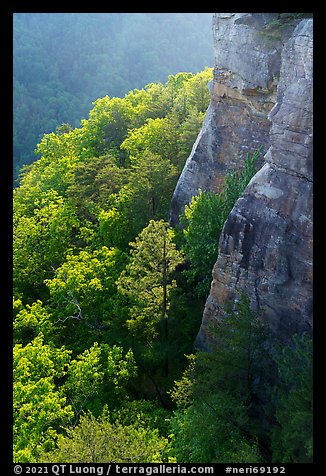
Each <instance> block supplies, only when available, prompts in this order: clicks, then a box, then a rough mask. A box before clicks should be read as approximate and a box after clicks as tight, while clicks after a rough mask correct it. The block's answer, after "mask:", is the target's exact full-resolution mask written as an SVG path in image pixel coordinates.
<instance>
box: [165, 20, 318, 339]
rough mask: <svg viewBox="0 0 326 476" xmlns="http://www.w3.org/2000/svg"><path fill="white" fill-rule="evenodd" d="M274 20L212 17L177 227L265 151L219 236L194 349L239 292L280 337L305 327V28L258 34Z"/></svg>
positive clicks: (308, 309)
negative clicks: (205, 89) (202, 110)
mask: <svg viewBox="0 0 326 476" xmlns="http://www.w3.org/2000/svg"><path fill="white" fill-rule="evenodd" d="M273 15H276V14H258V13H257V14H239V13H219V14H215V16H214V21H213V31H214V45H215V60H216V67H215V74H214V81H213V86H212V93H211V96H212V100H211V104H210V107H209V109H208V112H207V116H206V120H205V123H204V126H203V129H202V131H201V133H200V134H199V137H198V139H197V141H196V143H195V144H194V147H193V150H192V153H191V155H190V157H189V158H188V160H187V163H186V165H185V168H184V171H183V173H182V175H181V177H180V180H179V182H178V185H177V188H176V190H175V193H174V197H173V202H172V208H171V219H172V222H173V221H174V222H176V221H177V216H178V213H180V211H182V209H183V207H184V205H185V203H187V202H188V201H189V197H191V196H192V195H194V194H196V193H198V189H199V188H202V189H203V190H205V189H213V190H214V188H215V186H216V184H218V181H219V180H220V178H221V176H222V175H223V174H224V173H225V171H226V170H228V169H230V168H234V167H235V166H241V163H242V161H243V157H244V154H245V153H246V151H247V150H250V149H251V150H252V149H254V148H256V147H257V146H258V145H261V144H262V145H263V147H264V149H265V152H266V151H267V153H266V154H265V156H264V163H263V164H261V165H262V168H261V169H260V170H259V172H258V173H257V174H256V175H255V176H254V177H253V179H252V180H251V182H250V183H249V185H248V187H247V188H246V190H245V193H244V195H243V196H242V197H241V198H240V199H239V200H238V201H237V203H236V205H235V207H234V208H233V210H232V212H231V213H230V215H229V217H228V219H227V221H226V223H225V226H224V229H223V231H222V234H221V237H220V242H219V256H218V259H217V262H216V264H215V266H214V269H213V281H212V284H211V291H210V294H209V297H208V299H207V302H206V306H205V311H204V316H203V321H202V325H201V328H200V331H199V334H198V337H197V345H198V346H200V347H205V343H206V341H207V339H209V326H208V324H209V322H210V321H211V320H213V319H218V318H219V317H221V316H223V307H224V305H225V304H227V303H229V302H232V301H233V300H234V299H236V297H237V292H239V291H241V290H243V291H245V292H246V293H247V295H248V296H249V297H250V300H251V303H252V305H253V307H255V308H257V309H260V310H262V311H263V315H264V318H265V319H266V322H268V324H269V327H270V330H271V332H272V333H276V334H277V336H278V338H281V339H287V338H288V337H289V336H290V335H291V334H292V333H294V332H297V331H302V330H308V331H309V330H310V329H311V327H312V41H313V39H312V19H305V20H301V21H300V22H298V23H297V25H293V24H292V26H291V25H290V26H289V28H285V29H282V30H281V31H280V32H278V34H277V35H276V34H275V35H274V36H269V35H264V32H265V31H266V25H267V24H268V22H270V21H271V20H273V18H275V17H274V16H273Z"/></svg>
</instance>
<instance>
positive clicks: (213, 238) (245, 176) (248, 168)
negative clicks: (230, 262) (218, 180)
mask: <svg viewBox="0 0 326 476" xmlns="http://www.w3.org/2000/svg"><path fill="white" fill-rule="evenodd" d="M259 154H260V149H258V150H257V151H255V152H254V153H253V154H252V156H250V155H249V154H248V155H247V157H246V159H245V162H244V167H243V169H242V170H240V171H236V170H235V171H230V172H228V174H227V175H226V177H225V182H224V184H223V187H222V188H221V190H220V191H218V192H217V193H214V192H212V191H206V192H203V191H201V190H200V191H199V194H198V195H197V196H194V197H192V199H191V201H190V203H189V204H188V205H186V207H185V211H184V214H183V215H182V216H181V217H180V221H181V225H182V226H183V236H184V242H183V245H182V247H183V250H184V252H185V254H186V257H187V259H188V261H189V267H190V268H189V269H188V270H186V271H185V274H186V275H187V277H188V279H189V282H190V283H191V284H192V285H193V284H195V287H196V290H197V293H198V295H199V296H200V297H202V298H203V299H205V298H206V297H207V294H208V291H209V286H210V282H211V271H212V268H213V265H214V263H215V261H216V259H217V251H218V243H219V237H220V234H221V231H222V228H223V226H224V223H225V221H226V219H227V217H228V215H229V213H230V212H231V210H232V208H233V206H234V204H235V202H236V200H237V199H238V198H239V197H240V196H241V194H242V193H243V191H244V189H245V187H246V186H247V184H248V183H249V181H250V179H251V178H252V177H253V175H254V174H255V172H256V168H255V164H256V161H257V159H258V157H259Z"/></svg>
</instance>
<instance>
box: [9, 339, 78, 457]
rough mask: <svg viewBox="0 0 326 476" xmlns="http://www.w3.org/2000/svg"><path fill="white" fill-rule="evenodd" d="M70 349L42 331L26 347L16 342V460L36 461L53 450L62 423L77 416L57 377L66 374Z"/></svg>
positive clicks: (64, 423) (14, 360)
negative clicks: (50, 340)
mask: <svg viewBox="0 0 326 476" xmlns="http://www.w3.org/2000/svg"><path fill="white" fill-rule="evenodd" d="M69 356H70V352H69V351H68V350H65V349H64V348H63V347H62V348H54V347H52V346H51V345H47V344H44V343H43V334H42V333H40V334H39V335H38V336H37V337H35V339H33V340H32V341H31V342H29V343H28V344H27V345H26V346H22V345H21V344H16V345H15V347H14V356H13V369H14V370H13V378H14V389H13V390H14V397H13V398H14V421H15V425H14V460H15V461H19V462H27V461H35V459H36V458H37V457H38V455H39V454H40V453H41V451H42V449H44V450H45V451H49V450H51V449H53V447H54V442H55V439H56V437H57V435H58V430H59V429H60V426H62V425H63V426H66V425H67V424H68V423H69V420H70V418H71V417H72V416H73V411H72V408H71V406H70V405H69V404H68V402H67V398H66V396H65V394H64V393H63V391H62V389H61V388H58V387H57V386H56V383H55V382H56V380H57V379H59V378H62V377H64V376H65V375H66V368H67V363H68V362H69Z"/></svg>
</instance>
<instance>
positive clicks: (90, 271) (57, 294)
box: [45, 246, 125, 348]
mask: <svg viewBox="0 0 326 476" xmlns="http://www.w3.org/2000/svg"><path fill="white" fill-rule="evenodd" d="M124 262H125V257H124V254H123V253H122V252H121V251H119V250H118V249H116V248H107V247H106V246H103V247H101V248H100V249H98V250H94V251H92V250H89V249H83V250H81V251H80V252H79V253H78V254H67V259H66V261H65V262H64V263H63V264H62V265H61V266H60V267H59V268H57V270H56V272H55V276H54V277H53V278H52V279H48V280H46V281H45V283H46V285H47V287H48V288H49V290H50V295H51V305H52V309H53V317H54V319H55V323H56V325H59V326H63V329H65V335H66V339H68V341H67V340H65V341H66V343H67V342H69V339H70V340H71V342H70V345H73V346H74V347H75V346H76V345H79V346H82V347H81V348H85V346H87V343H89V342H90V341H91V340H92V339H94V338H96V339H97V338H98V337H99V336H100V335H101V334H102V333H103V332H104V331H105V332H106V333H107V332H110V331H112V328H113V329H115V326H119V325H120V324H118V323H116V322H115V320H116V319H117V316H116V311H115V306H116V301H117V296H116V294H117V293H116V284H115V282H116V280H117V278H118V276H119V274H120V272H121V270H122V269H123V266H124ZM86 330H87V332H86ZM83 335H84V339H83V338H82V336H83ZM77 336H79V338H78V339H76V337H77Z"/></svg>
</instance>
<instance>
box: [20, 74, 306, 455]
mask: <svg viewBox="0 0 326 476" xmlns="http://www.w3.org/2000/svg"><path fill="white" fill-rule="evenodd" d="M211 76H212V71H211V69H206V70H205V71H203V72H201V73H198V74H193V73H178V74H176V75H175V76H173V75H170V76H169V77H168V81H167V82H166V84H165V85H163V84H162V83H158V84H155V83H151V84H148V85H147V86H146V87H145V88H144V89H141V90H133V91H131V92H130V93H128V94H127V95H126V96H125V97H124V98H123V99H121V98H110V97H108V96H106V97H103V98H101V99H98V100H97V101H95V102H94V108H93V109H92V110H91V112H90V115H89V119H85V120H84V121H83V122H82V126H81V127H80V128H78V129H72V127H71V126H70V125H69V124H62V127H59V128H57V131H56V133H51V134H46V135H45V136H44V137H43V139H42V140H41V141H40V144H39V146H38V152H39V154H40V155H41V157H40V159H39V160H38V161H36V162H35V163H34V164H33V165H31V166H29V167H27V168H26V169H25V170H24V171H23V173H22V179H21V185H20V186H19V187H18V188H16V189H15V191H14V272H13V277H14V296H15V297H14V321H13V329H14V344H15V347H14V452H15V456H14V457H15V461H22V462H37V461H51V462H67V461H71V462H87V461H88V462H109V461H120V462H142V463H143V462H169V461H170V462H173V461H180V462H203V463H204V462H205V463H207V462H226V461H228V462H234V461H236V462H261V461H262V460H263V457H262V454H264V457H266V454H269V455H270V454H272V458H273V459H274V460H275V461H277V462H279V461H281V460H282V459H284V460H286V461H291V462H292V461H310V458H311V453H312V442H311V419H310V418H311V409H310V404H311V402H310V389H311V381H310V370H311V369H310V365H311V360H310V358H311V353H310V348H309V346H310V343H309V342H308V340H304V339H303V340H302V342H301V341H300V339H299V338H297V340H295V342H293V343H292V344H291V345H290V346H289V347H288V348H285V349H284V350H282V351H279V350H278V349H277V346H274V347H273V346H272V345H271V343H270V342H268V340H267V339H266V336H265V335H264V332H263V328H262V326H261V323H260V320H259V318H258V316H256V313H255V312H253V311H252V309H251V308H250V305H249V300H248V299H247V298H246V297H245V296H242V297H240V299H237V297H235V302H234V303H233V304H234V306H233V308H231V309H230V310H225V313H226V314H225V318H224V319H222V320H220V321H217V322H216V323H215V326H214V329H210V332H211V336H212V348H211V349H210V352H209V353H204V352H197V353H196V355H193V354H191V353H192V352H193V342H194V339H195V336H196V333H197V332H198V328H199V325H200V321H201V317H202V312H203V299H199V298H198V296H201V298H204V297H206V293H207V286H208V284H209V281H210V275H211V270H212V266H213V264H214V262H215V260H216V255H217V246H218V238H219V234H220V232H221V230H222V227H223V225H224V222H225V220H226V219H227V216H228V214H229V212H230V210H231V209H232V207H233V206H234V203H235V201H236V200H237V198H238V197H239V195H240V194H241V193H242V192H243V190H244V188H245V187H246V185H247V183H248V181H249V180H250V178H251V177H252V175H253V173H254V171H255V159H256V157H257V156H258V155H259V151H256V152H255V153H254V154H253V156H252V157H250V156H248V157H247V159H246V161H245V164H244V167H243V168H242V169H241V171H232V172H230V173H229V174H228V175H227V176H226V178H225V181H224V183H223V187H222V188H221V189H220V190H219V191H218V193H216V194H213V193H212V192H200V193H199V196H198V197H195V198H193V200H192V201H191V203H190V204H189V205H188V207H186V211H185V216H184V217H183V225H184V227H183V229H182V228H180V229H173V228H172V227H171V226H170V225H169V224H168V222H167V220H168V214H169V207H170V202H171V197H172V194H173V191H174V188H175V185H176V183H177V180H178V176H179V174H180V172H181V170H182V167H183V164H184V162H185V160H186V158H187V157H188V155H189V153H190V151H191V148H192V145H193V142H194V140H195V139H196V137H197V134H198V132H199V130H200V127H201V124H202V121H203V119H204V111H205V109H206V107H207V105H208V101H209V93H208V89H207V83H208V81H209V80H210V78H211ZM186 259H187V261H186ZM273 352H274V353H273ZM185 354H186V355H187V354H191V355H189V356H188V362H189V364H188V368H186V370H185V372H184V373H183V374H182V372H183V371H184V368H185V367H186V357H185ZM273 359H275V362H274V360H273ZM293 369H294V372H292V370H293ZM273 378H274V380H273ZM173 380H176V382H175V384H174V387H173V383H172V382H173ZM275 381H276V382H277V384H278V387H277V389H276V391H274V390H273V391H270V388H272V387H273V384H275ZM172 387H173V388H172ZM106 409H107V410H108V411H106ZM262 421H263V423H262ZM304 432H306V436H305V437H304V438H303V437H302V435H303V433H304ZM270 435H272V436H271V441H270ZM262 446H263V450H264V452H263V453H262ZM266 447H267V450H266V451H265V449H266Z"/></svg>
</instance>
